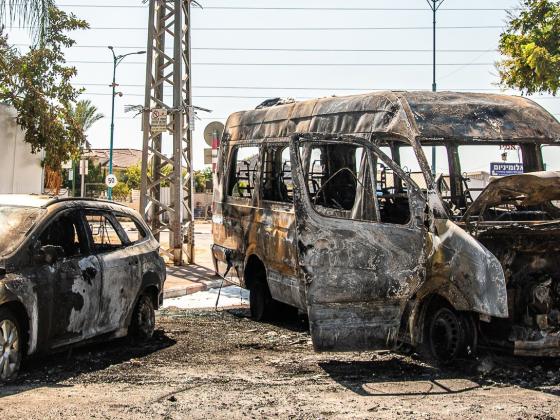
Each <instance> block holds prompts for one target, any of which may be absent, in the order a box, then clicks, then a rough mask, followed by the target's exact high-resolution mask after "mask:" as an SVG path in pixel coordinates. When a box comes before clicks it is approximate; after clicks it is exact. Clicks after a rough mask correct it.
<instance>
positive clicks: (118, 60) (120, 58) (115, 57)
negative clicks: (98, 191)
mask: <svg viewBox="0 0 560 420" xmlns="http://www.w3.org/2000/svg"><path fill="white" fill-rule="evenodd" d="M107 48H109V49H110V50H111V52H112V53H113V83H112V84H111V87H112V88H113V97H112V104H111V141H110V143H109V175H112V174H113V140H114V136H115V96H117V95H119V96H122V92H116V88H117V86H118V84H117V82H116V78H117V66H118V65H119V64H120V63H121V62H122V61H123V60H124V59H125V57H128V56H129V55H137V54H146V51H136V52H132V53H128V54H122V55H116V54H115V49H114V48H113V47H112V46H109V47H107ZM107 198H108V199H109V200H112V199H113V189H112V188H111V187H108V188H107Z"/></svg>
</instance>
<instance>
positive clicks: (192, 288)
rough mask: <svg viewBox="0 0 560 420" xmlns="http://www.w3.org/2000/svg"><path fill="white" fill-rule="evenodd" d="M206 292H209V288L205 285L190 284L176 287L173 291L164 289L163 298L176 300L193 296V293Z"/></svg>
mask: <svg viewBox="0 0 560 420" xmlns="http://www.w3.org/2000/svg"><path fill="white" fill-rule="evenodd" d="M205 290H208V287H207V286H206V285H205V284H201V283H195V284H189V285H188V286H185V287H175V288H173V289H165V288H164V289H163V298H164V299H171V298H176V297H181V296H186V295H192V294H193V293H196V292H203V291H205Z"/></svg>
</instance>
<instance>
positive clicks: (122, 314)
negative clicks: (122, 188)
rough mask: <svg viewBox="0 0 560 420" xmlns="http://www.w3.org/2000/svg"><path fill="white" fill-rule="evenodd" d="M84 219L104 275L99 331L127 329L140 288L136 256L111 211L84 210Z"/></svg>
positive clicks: (92, 247)
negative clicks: (129, 316) (127, 320)
mask: <svg viewBox="0 0 560 420" xmlns="http://www.w3.org/2000/svg"><path fill="white" fill-rule="evenodd" d="M85 220H86V227H87V230H88V235H89V237H90V244H91V250H92V253H93V254H94V255H96V256H97V258H98V259H99V262H100V265H101V270H102V273H103V280H102V289H101V297H100V301H99V305H100V308H99V315H98V318H97V322H98V325H99V329H100V331H101V332H111V331H115V330H118V329H120V328H124V327H126V318H127V315H128V314H129V312H130V311H131V310H132V305H134V301H135V299H136V296H137V293H138V288H139V287H140V281H139V278H138V256H137V255H136V254H135V253H133V252H131V250H130V249H129V248H128V238H127V236H126V233H125V232H124V231H123V229H122V227H121V226H120V225H119V224H118V222H117V221H116V220H115V218H114V216H113V215H112V214H111V213H110V212H108V211H105V210H87V211H86V213H85Z"/></svg>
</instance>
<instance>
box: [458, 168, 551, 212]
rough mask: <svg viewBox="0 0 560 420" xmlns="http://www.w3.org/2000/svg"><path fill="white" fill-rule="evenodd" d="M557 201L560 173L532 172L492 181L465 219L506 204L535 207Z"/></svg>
mask: <svg viewBox="0 0 560 420" xmlns="http://www.w3.org/2000/svg"><path fill="white" fill-rule="evenodd" d="M556 200H560V172H557V171H546V172H530V173H526V174H519V175H510V176H505V177H503V178H496V179H493V180H492V181H490V183H489V184H488V185H487V186H486V188H485V189H484V190H483V191H482V192H481V193H480V195H479V196H478V198H477V199H476V200H475V201H474V202H473V203H472V204H471V206H470V207H469V209H468V210H467V212H466V213H465V216H464V219H467V218H468V217H469V216H472V215H474V214H477V213H479V212H480V211H481V210H483V209H484V208H486V207H492V206H497V205H500V204H504V203H516V204H518V205H520V206H535V205H539V204H545V203H548V202H550V201H556Z"/></svg>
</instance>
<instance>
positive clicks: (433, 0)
mask: <svg viewBox="0 0 560 420" xmlns="http://www.w3.org/2000/svg"><path fill="white" fill-rule="evenodd" d="M444 1H445V0H426V2H427V3H428V5H429V6H430V9H432V13H433V15H434V16H433V20H432V24H433V44H434V48H433V65H432V92H435V91H437V82H436V15H437V11H438V9H439V8H440V7H441V4H442V3H443V2H444ZM432 174H433V175H434V176H436V146H432Z"/></svg>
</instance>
